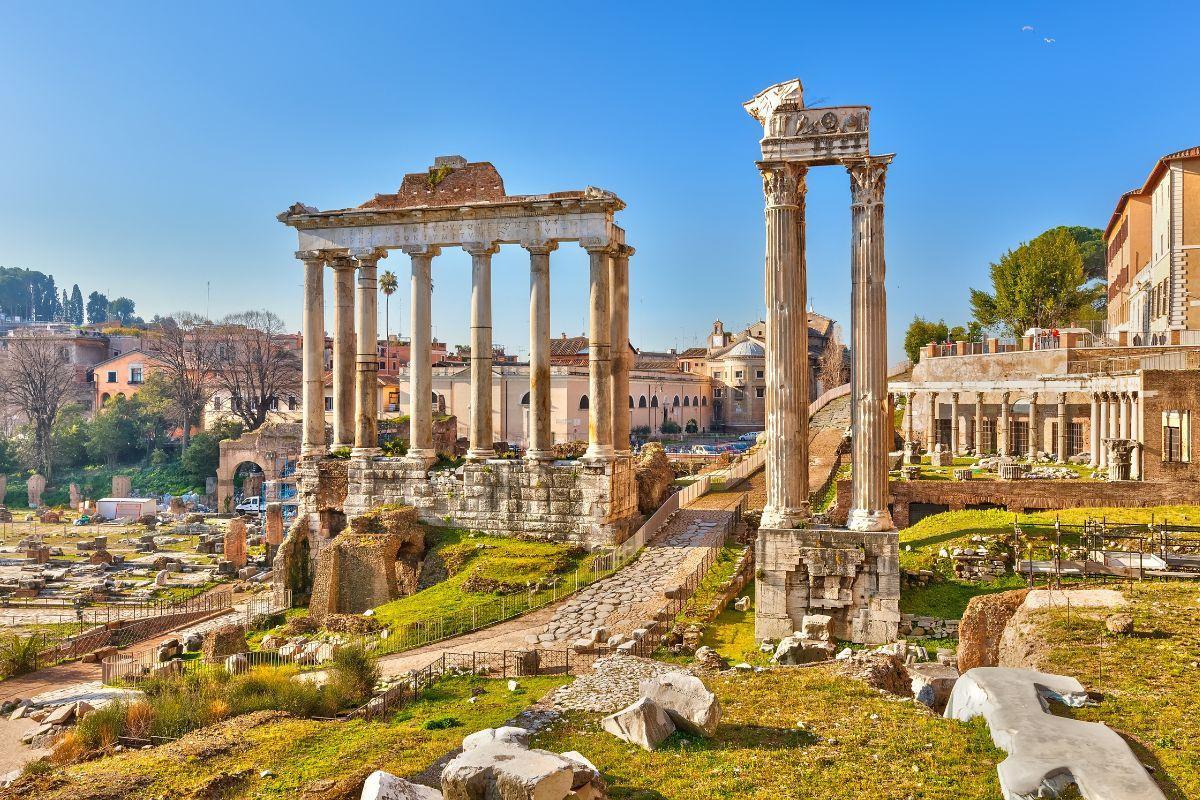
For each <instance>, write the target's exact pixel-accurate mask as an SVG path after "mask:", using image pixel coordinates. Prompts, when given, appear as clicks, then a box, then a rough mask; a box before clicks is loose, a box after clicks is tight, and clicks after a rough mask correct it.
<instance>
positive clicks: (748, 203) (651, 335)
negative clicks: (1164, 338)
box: [0, 0, 1200, 358]
mask: <svg viewBox="0 0 1200 800" xmlns="http://www.w3.org/2000/svg"><path fill="white" fill-rule="evenodd" d="M1198 8H1200V6H1198V5H1197V4H1195V3H1183V2H1180V3H1161V4H1160V3H1153V2H1145V3H1136V4H1130V3H1119V4H1117V3H1111V4H1110V3H1066V2H1059V3H1048V2H1038V3H1032V2H1028V3H1016V2H1014V3H1009V2H992V3H922V4H919V5H918V4H899V3H886V4H877V5H872V4H870V3H862V4H860V5H852V4H846V3H836V4H835V3H805V2H791V3H781V4H772V3H760V4H755V5H746V4H740V3H738V4H733V3H728V4H705V3H689V4H667V3H660V4H648V3H636V4H635V3H628V4H626V3H607V4H587V5H585V4H577V3H561V2H560V3H537V2H508V3H499V2H487V3H478V4H475V3H465V2H460V3H453V4H438V5H434V4H421V5H407V4H400V3H379V4H370V3H329V2H322V3H303V2H289V3H237V4H221V3H203V4H188V5H183V4H168V3H147V4H136V3H130V2H119V3H107V4H100V3H83V2H79V3H61V4H52V3H36V4H34V3H13V2H7V1H6V0H5V1H4V2H0V14H2V15H3V19H4V25H3V27H2V28H0V109H2V110H3V116H2V117H0V119H3V124H0V153H2V154H3V156H2V157H0V264H3V265H5V266H22V267H29V268H32V269H39V270H42V271H44V272H49V273H52V274H53V275H54V276H55V278H56V279H57V280H58V282H59V284H60V285H62V284H66V285H68V286H69V285H70V284H71V283H75V282H78V283H79V284H80V285H81V286H82V288H83V289H84V292H85V294H86V292H88V291H90V290H92V289H100V290H102V291H106V292H108V293H109V294H110V296H116V295H119V294H125V295H128V296H130V297H132V298H133V299H134V300H136V301H137V304H138V310H139V312H140V313H142V314H143V315H145V316H147V317H149V316H150V315H152V314H155V313H167V312H170V311H173V310H176V309H181V308H186V309H191V310H196V311H201V312H203V311H205V310H206V309H208V310H210V311H211V313H212V314H213V315H219V314H222V313H227V312H231V311H237V310H242V309H245V308H248V307H268V308H271V309H273V310H275V311H277V312H278V313H280V314H281V315H282V316H283V317H284V319H285V320H286V321H287V322H288V324H289V325H290V326H292V327H296V328H298V326H299V320H300V306H299V302H300V265H299V264H298V262H296V261H295V259H294V258H293V257H292V252H293V250H294V249H295V240H294V235H293V234H292V232H291V231H290V230H289V229H286V228H284V227H283V226H282V225H280V224H279V223H278V222H277V221H276V220H275V214H277V213H278V212H279V211H281V210H282V209H284V208H285V207H286V206H288V205H289V204H291V203H292V202H294V201H296V200H300V201H303V202H305V203H307V204H310V205H315V206H318V207H320V208H335V207H342V206H349V205H355V204H357V203H360V202H363V201H365V200H367V199H368V198H370V197H372V196H373V195H374V194H375V193H376V192H387V191H393V190H394V189H395V187H397V186H398V185H399V183H400V180H401V178H402V176H403V175H404V173H406V172H413V171H420V170H423V169H424V168H425V167H426V166H427V165H428V164H430V163H432V159H433V157H434V156H436V155H440V154H451V153H453V154H461V155H464V156H466V157H467V158H468V159H470V160H486V161H491V162H493V163H494V164H495V165H496V167H497V168H498V169H499V170H500V172H501V174H502V175H503V176H504V179H505V184H506V188H507V189H508V191H509V192H510V193H536V192H547V191H556V190H562V189H572V188H580V187H583V186H586V185H589V184H590V185H595V186H601V187H604V188H608V189H611V190H613V191H615V192H617V193H618V194H619V195H620V196H621V197H622V198H623V199H624V200H625V201H626V202H627V203H628V205H629V207H628V208H627V209H626V210H625V211H624V212H622V214H621V216H620V222H621V224H622V225H623V226H624V227H625V228H626V230H627V231H628V239H629V242H630V243H631V244H633V245H634V246H636V247H637V251H638V254H637V255H636V256H635V258H634V260H633V264H632V281H633V283H632V294H631V297H632V301H631V302H632V309H631V311H632V314H631V316H632V319H631V329H632V338H633V340H634V343H635V344H637V345H639V346H642V347H645V348H664V347H670V346H675V345H679V346H686V345H688V344H691V343H693V342H698V341H700V340H701V339H702V337H703V335H704V333H705V332H706V330H707V328H708V326H709V324H710V323H711V321H712V320H713V319H714V318H717V317H720V318H721V319H723V320H725V321H726V323H727V324H728V325H729V326H740V325H742V324H745V323H747V322H749V321H751V320H753V319H755V318H757V317H758V316H759V315H760V314H761V307H762V275H761V272H762V249H763V231H762V195H761V188H760V183H759V179H758V175H757V172H756V170H755V168H754V159H755V155H756V147H757V141H758V138H759V132H760V131H759V130H757V129H756V124H755V123H754V121H753V120H752V119H751V118H750V117H748V116H747V115H746V114H745V112H744V111H743V110H742V108H741V103H742V102H743V101H745V100H746V99H748V98H750V97H751V96H752V95H754V94H755V93H756V92H757V91H758V90H760V89H761V88H763V87H765V86H767V85H770V84H772V83H775V82H777V81H780V80H784V79H787V78H790V77H794V76H798V77H800V78H801V79H802V80H803V81H804V84H805V94H806V99H807V100H808V102H809V103H810V104H818V103H825V104H843V103H844V104H857V103H865V104H869V105H871V106H873V114H872V132H871V138H872V148H873V150H875V151H876V152H895V153H897V157H896V160H895V163H894V164H893V166H892V168H891V172H890V176H889V183H888V205H887V236H888V240H887V242H888V244H887V259H888V273H889V276H888V290H889V300H890V303H889V306H890V307H889V314H890V328H891V333H892V347H891V348H890V349H891V355H892V356H893V358H896V357H899V354H900V347H899V338H900V335H901V334H902V332H903V329H904V327H905V325H906V324H907V322H908V320H909V319H911V317H912V316H913V314H914V313H920V314H923V315H925V316H931V317H935V318H936V317H945V318H946V319H947V321H948V322H958V321H962V320H963V319H965V318H966V316H967V314H968V306H967V287H968V286H972V285H974V286H982V285H983V284H984V282H985V281H986V278H987V268H988V264H989V263H990V262H991V261H992V260H994V259H995V258H996V257H997V256H998V255H999V254H1000V253H1001V252H1003V251H1004V250H1005V249H1006V248H1008V247H1011V246H1015V245H1016V244H1017V243H1018V242H1020V241H1022V240H1025V239H1028V238H1030V237H1032V236H1034V235H1036V234H1037V233H1039V232H1040V231H1042V230H1044V229H1045V228H1047V227H1050V226H1053V225H1058V224H1079V225H1094V226H1096V227H1103V226H1104V224H1105V223H1106V221H1107V219H1108V215H1109V214H1110V213H1111V210H1112V207H1113V204H1114V203H1115V201H1116V199H1117V196H1118V195H1119V194H1120V192H1122V191H1124V190H1126V189H1128V188H1130V187H1132V186H1134V185H1137V184H1139V183H1140V182H1141V181H1142V179H1143V178H1144V177H1145V174H1146V173H1147V171H1148V170H1149V169H1150V167H1151V166H1152V164H1153V162H1154V160H1155V159H1156V158H1157V157H1158V156H1159V155H1161V154H1163V153H1165V152H1168V151H1172V150H1176V149H1180V148H1184V147H1189V146H1193V145H1196V144H1200V124H1198V123H1200V104H1198V103H1197V100H1198V99H1200V97H1198V95H1200V89H1198V84H1197V79H1196V75H1197V72H1196V64H1195V60H1194V59H1195V57H1194V54H1189V53H1188V52H1187V50H1186V49H1185V48H1183V47H1181V46H1179V40H1177V39H1175V38H1174V37H1173V34H1172V31H1178V30H1180V29H1186V28H1192V29H1194V28H1195V26H1196V24H1197V23H1198V22H1200V10H1198ZM1023 26H1032V30H1022V28H1023ZM1047 38H1049V39H1053V42H1046V41H1045V40H1046V39H1047ZM848 203H849V189H848V186H847V178H846V176H845V174H844V172H842V171H841V170H838V169H834V168H826V169H822V170H820V171H819V172H816V173H814V174H813V175H812V176H811V177H810V180H809V195H808V232H809V249H808V265H809V291H810V294H811V297H812V301H813V303H814V305H815V307H816V308H817V310H819V311H821V312H823V313H827V314H830V315H832V316H834V317H835V318H838V319H840V320H843V321H846V320H848V318H849V313H848V301H849V292H850V284H849V241H848V240H849V226H850V217H849V208H848ZM383 265H384V266H387V267H389V268H391V269H393V270H396V271H397V272H398V273H400V274H401V275H402V276H403V275H404V274H405V273H406V270H407V259H406V258H405V257H404V256H402V255H401V254H399V253H397V254H393V255H392V257H391V258H390V259H389V260H388V261H385V262H383ZM468 266H469V259H468V257H467V256H466V254H465V253H462V252H460V251H448V252H447V253H446V254H444V255H443V256H441V257H440V258H439V259H437V260H436V261H435V266H434V270H435V271H434V282H435V292H434V319H435V322H436V326H437V327H436V331H435V332H436V334H437V335H438V336H439V337H440V338H442V339H446V340H449V341H451V342H462V341H465V340H466V338H467V312H468V291H467V287H468V283H469V272H468ZM552 269H553V279H552V294H553V302H552V309H551V325H552V328H553V330H554V332H555V335H557V334H558V333H560V332H564V331H565V332H567V333H580V332H582V331H583V330H584V328H585V316H586V313H585V308H586V290H585V280H584V278H585V273H586V258H585V254H584V253H583V252H582V251H580V250H579V249H578V248H577V247H575V246H573V245H567V246H564V247H563V248H562V249H560V250H559V251H558V252H557V253H555V254H554V257H553V259H552ZM527 274H528V273H527V259H526V256H525V253H524V251H522V250H520V249H518V248H516V247H507V248H505V249H503V250H502V251H501V253H500V254H499V255H498V256H497V257H496V259H495V272H494V283H495V288H494V303H495V309H496V311H495V326H496V341H497V342H499V343H503V344H506V345H507V346H508V347H509V349H510V351H518V352H523V351H524V350H525V349H526V348H527V342H526V337H527V335H528V334H527V331H528V323H527V319H526V314H525V309H526V308H527V305H526V304H527V300H526V298H527V286H528V278H527ZM208 283H211V286H212V290H211V301H209V300H208V296H207V294H206V284H208ZM402 286H403V284H402ZM391 306H392V312H391V315H390V323H391V324H390V327H391V329H392V330H393V331H396V330H397V329H398V328H399V327H402V328H403V330H404V331H405V332H407V318H408V312H407V292H406V290H405V289H404V288H402V290H401V293H400V294H398V295H397V296H396V297H394V298H393V302H392V304H391ZM401 309H403V310H402V311H401Z"/></svg>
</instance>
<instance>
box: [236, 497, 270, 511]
mask: <svg viewBox="0 0 1200 800" xmlns="http://www.w3.org/2000/svg"><path fill="white" fill-rule="evenodd" d="M266 510H267V504H266V503H264V502H263V500H262V497H260V496H259V495H254V496H253V497H247V498H246V499H245V500H243V501H242V502H240V503H238V504H237V506H236V507H235V508H234V511H236V512H238V513H239V514H261V513H263V512H264V511H266Z"/></svg>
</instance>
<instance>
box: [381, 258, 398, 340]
mask: <svg viewBox="0 0 1200 800" xmlns="http://www.w3.org/2000/svg"><path fill="white" fill-rule="evenodd" d="M398 286H399V284H398V283H397V282H396V273H394V272H392V271H391V270H390V269H387V270H384V271H383V274H382V275H380V276H379V290H380V291H381V292H383V340H384V341H385V342H390V341H391V340H392V335H391V330H390V326H391V319H390V316H391V313H390V312H391V309H390V308H389V302H388V301H390V300H391V298H392V295H394V294H395V293H396V288H397V287H398ZM389 347H390V345H389Z"/></svg>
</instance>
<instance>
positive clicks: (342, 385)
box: [329, 256, 356, 447]
mask: <svg viewBox="0 0 1200 800" xmlns="http://www.w3.org/2000/svg"><path fill="white" fill-rule="evenodd" d="M329 266H331V267H332V268H333V379H332V380H333V446H334V447H351V446H352V445H353V444H354V397H355V395H354V366H355V357H354V354H355V351H356V347H355V344H356V340H355V338H354V337H355V333H354V261H353V260H352V259H351V258H350V257H349V256H336V257H334V258H333V259H331V260H330V262H329Z"/></svg>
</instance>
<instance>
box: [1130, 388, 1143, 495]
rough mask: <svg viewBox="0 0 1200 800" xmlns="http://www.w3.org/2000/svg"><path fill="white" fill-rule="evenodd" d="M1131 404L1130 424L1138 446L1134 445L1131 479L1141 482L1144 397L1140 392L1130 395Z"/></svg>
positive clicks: (1131, 457) (1132, 436)
mask: <svg viewBox="0 0 1200 800" xmlns="http://www.w3.org/2000/svg"><path fill="white" fill-rule="evenodd" d="M1130 404H1131V412H1132V417H1133V418H1132V419H1131V420H1130V422H1129V426H1130V429H1131V436H1130V438H1132V439H1133V440H1134V441H1135V442H1137V444H1136V445H1134V448H1133V453H1132V455H1131V456H1130V463H1129V477H1130V479H1131V480H1135V481H1140V480H1141V479H1142V444H1143V441H1142V396H1141V394H1140V393H1139V392H1132V393H1131V394H1130Z"/></svg>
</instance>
